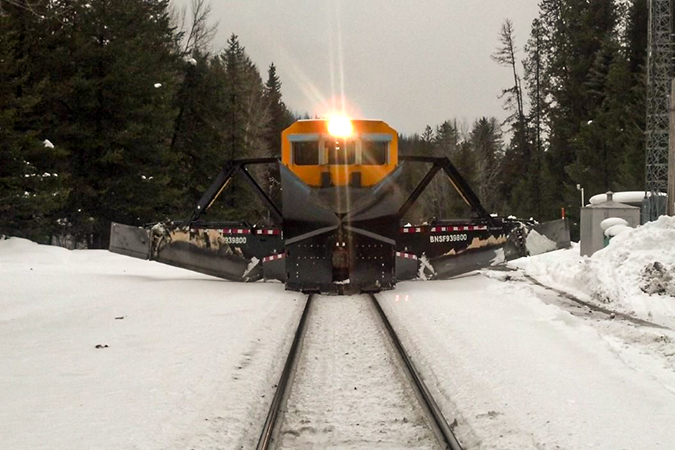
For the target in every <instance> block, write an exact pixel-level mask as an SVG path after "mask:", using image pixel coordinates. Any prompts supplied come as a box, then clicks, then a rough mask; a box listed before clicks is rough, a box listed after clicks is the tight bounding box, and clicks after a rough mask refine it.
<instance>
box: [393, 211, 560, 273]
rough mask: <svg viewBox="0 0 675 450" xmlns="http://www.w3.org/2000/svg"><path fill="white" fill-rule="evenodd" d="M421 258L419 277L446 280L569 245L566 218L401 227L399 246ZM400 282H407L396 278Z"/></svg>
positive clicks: (497, 220) (496, 220)
mask: <svg viewBox="0 0 675 450" xmlns="http://www.w3.org/2000/svg"><path fill="white" fill-rule="evenodd" d="M401 246H403V247H404V248H405V249H406V250H412V251H413V252H414V253H416V254H418V255H420V258H419V260H420V263H419V271H418V276H419V277H420V278H424V279H445V278H450V277H454V276H457V275H461V274H464V273H467V272H471V271H473V270H478V269H481V268H484V267H490V266H496V265H499V264H503V263H504V262H506V261H510V260H513V259H516V258H520V257H523V256H528V255H537V254H541V253H545V252H549V251H553V250H556V249H559V248H567V247H569V246H570V234H569V223H568V222H567V220H565V219H561V220H555V221H552V222H546V223H542V224H534V223H531V222H529V221H519V220H510V219H495V220H494V221H493V224H491V225H488V224H480V223H473V224H463V225H458V224H441V225H437V226H426V227H409V228H404V229H403V230H402V233H401V235H400V237H399V247H401ZM398 278H399V279H400V280H403V279H410V278H412V277H411V276H410V272H408V274H407V276H404V277H402V276H399V277H398Z"/></svg>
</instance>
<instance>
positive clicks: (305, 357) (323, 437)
mask: <svg viewBox="0 0 675 450" xmlns="http://www.w3.org/2000/svg"><path fill="white" fill-rule="evenodd" d="M359 389H360V391H359ZM322 444H323V445H326V446H330V445H337V446H340V445H342V446H350V447H354V446H358V445H359V444H360V445H361V446H362V447H363V448H374V447H380V448H389V447H390V446H393V445H397V446H398V447H399V448H408V447H414V446H417V447H422V448H445V449H451V450H459V449H461V448H462V447H461V445H460V444H459V442H458V441H457V439H456V438H455V436H454V434H453V432H452V429H451V427H450V426H449V425H448V422H447V421H446V419H445V418H444V417H443V414H442V412H441V410H440V408H439V407H438V405H437V404H436V402H435V401H434V399H433V397H432V396H431V394H430V392H429V390H428V389H427V387H426V386H425V384H424V381H423V380H422V377H421V376H420V374H419V373H418V371H417V370H416V368H415V366H414V364H413V363H412V361H411V359H410V358H409V356H408V354H407V352H406V351H405V349H404V348H403V345H402V344H401V341H400V339H399V338H398V336H397V335H396V332H395V330H394V328H393V327H392V326H391V324H390V322H389V320H388V319H387V317H386V314H385V313H384V311H383V310H382V307H381V306H380V304H379V302H378V300H377V298H376V296H375V295H372V294H370V295H361V296H350V297H322V296H316V295H309V296H308V298H307V301H306V303H305V307H304V310H303V313H302V316H301V319H300V322H299V324H298V328H297V330H296V333H295V337H294V339H293V343H292V344H291V349H290V351H289V354H288V357H287V360H286V363H285V365H284V369H283V372H282V374H281V377H280V379H279V383H278V385H277V391H276V393H275V395H274V398H273V400H272V403H271V405H270V410H269V413H268V415H267V418H266V420H265V423H264V426H263V430H262V432H261V434H260V439H259V442H258V445H257V447H256V448H257V449H258V450H267V449H272V448H313V447H319V446H322Z"/></svg>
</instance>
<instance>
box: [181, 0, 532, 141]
mask: <svg viewBox="0 0 675 450" xmlns="http://www.w3.org/2000/svg"><path fill="white" fill-rule="evenodd" d="M174 1H175V3H176V4H177V5H181V4H188V3H189V2H190V0H174ZM537 4H538V0H341V1H340V0H211V5H212V9H213V11H212V16H213V17H212V20H219V21H220V25H219V28H218V34H217V36H216V38H215V40H214V43H213V44H214V47H215V49H216V50H222V49H223V48H225V45H226V42H227V39H228V38H229V36H230V35H231V34H232V33H234V34H236V35H238V36H239V41H240V43H241V44H242V45H243V46H244V47H245V48H246V51H247V53H248V55H249V56H250V57H251V59H252V60H253V61H254V62H255V63H256V65H257V66H258V69H259V70H260V72H261V75H262V77H263V79H266V76H267V68H268V66H269V64H270V63H271V62H274V64H275V65H276V66H277V69H278V72H277V73H278V74H279V76H280V78H281V81H282V84H283V85H282V93H283V96H284V101H285V102H286V104H287V106H288V107H289V108H290V109H291V110H293V111H296V112H298V113H304V112H309V113H310V114H315V113H316V114H324V113H325V112H326V110H327V109H328V108H330V105H332V98H335V97H337V98H339V97H340V92H341V85H342V84H341V82H340V79H342V80H343V81H344V93H345V97H346V101H347V104H348V108H347V109H348V112H350V114H351V115H353V116H358V117H364V118H372V119H382V120H385V121H386V122H388V123H389V124H390V125H391V126H393V127H394V128H395V129H397V130H398V131H399V132H402V133H406V134H411V133H421V132H422V131H423V130H424V127H425V126H426V125H431V126H435V125H437V124H440V123H442V122H443V121H445V120H448V119H453V118H457V119H458V120H459V121H468V122H472V121H473V120H475V119H476V118H478V117H481V116H496V117H497V118H499V119H500V120H502V119H504V118H505V117H506V113H505V112H504V110H503V108H502V101H501V100H500V99H498V98H497V96H498V95H499V93H500V92H501V89H503V88H508V87H509V86H511V85H512V82H513V81H512V75H511V72H510V71H509V70H508V69H507V68H504V67H501V66H499V65H497V63H495V62H494V61H492V60H491V59H490V54H491V53H493V52H494V50H495V49H496V47H497V46H498V44H499V37H498V33H499V30H500V27H501V25H502V23H503V22H504V19H506V18H509V19H511V21H512V22H513V24H514V28H515V31H516V44H517V46H518V47H519V48H520V49H522V48H523V46H524V45H525V42H526V40H527V37H528V35H529V30H530V24H531V22H532V20H533V19H534V18H535V16H536V15H537V13H538V7H537ZM340 37H341V39H340ZM520 56H522V53H521V55H520ZM340 61H342V69H343V70H342V71H341V70H340ZM341 72H342V73H343V77H341V75H340V74H341Z"/></svg>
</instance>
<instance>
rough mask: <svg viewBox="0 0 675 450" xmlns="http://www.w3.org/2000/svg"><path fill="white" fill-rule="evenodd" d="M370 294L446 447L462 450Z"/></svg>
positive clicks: (372, 296)
mask: <svg viewBox="0 0 675 450" xmlns="http://www.w3.org/2000/svg"><path fill="white" fill-rule="evenodd" d="M368 295H369V296H370V299H371V300H372V301H373V303H374V304H375V309H377V312H378V313H379V314H380V318H381V319H382V322H383V323H384V326H385V328H386V329H387V331H388V332H389V337H391V340H392V342H393V343H394V346H395V347H396V350H397V351H398V353H399V355H400V356H401V359H403V362H405V365H406V368H407V369H408V372H409V373H410V377H411V378H412V380H413V382H414V384H415V387H416V388H417V390H418V391H419V393H420V395H421V397H422V398H421V400H422V401H423V402H424V406H426V408H427V410H428V411H429V413H430V414H431V417H432V418H433V420H434V423H435V425H436V426H437V427H438V429H439V430H440V432H441V434H442V436H443V439H444V442H443V444H445V445H446V446H447V448H449V449H451V450H463V449H462V446H461V445H460V443H459V441H458V440H457V438H456V437H455V434H454V433H453V432H452V429H451V428H450V425H448V422H447V420H445V416H443V412H442V411H441V409H440V408H439V407H438V405H437V404H436V401H435V400H434V398H433V396H432V395H431V393H430V392H429V389H428V388H427V386H426V384H424V381H423V380H422V377H421V376H420V374H419V372H418V371H417V369H416V368H415V365H414V364H413V362H412V360H411V359H410V357H409V356H408V353H407V352H406V351H405V348H404V347H403V344H401V340H400V339H399V338H398V335H397V334H396V331H394V328H393V327H392V326H391V323H390V322H389V319H388V318H387V315H386V314H385V313H384V310H383V309H382V306H380V303H379V302H378V301H377V297H375V295H374V294H368Z"/></svg>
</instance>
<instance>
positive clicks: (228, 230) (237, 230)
mask: <svg viewBox="0 0 675 450" xmlns="http://www.w3.org/2000/svg"><path fill="white" fill-rule="evenodd" d="M220 231H221V232H222V233H223V234H251V230H249V229H248V228H223V229H222V230H220Z"/></svg>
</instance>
